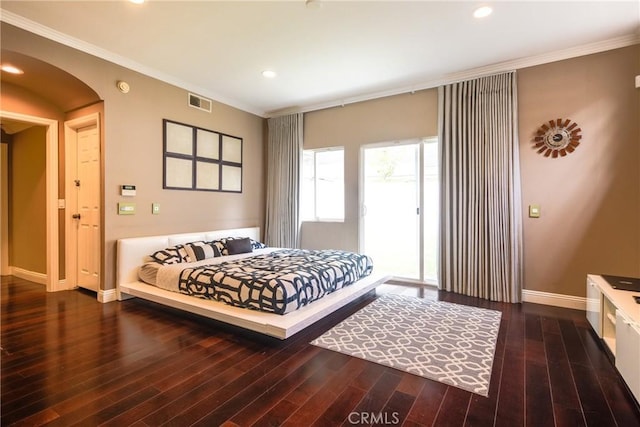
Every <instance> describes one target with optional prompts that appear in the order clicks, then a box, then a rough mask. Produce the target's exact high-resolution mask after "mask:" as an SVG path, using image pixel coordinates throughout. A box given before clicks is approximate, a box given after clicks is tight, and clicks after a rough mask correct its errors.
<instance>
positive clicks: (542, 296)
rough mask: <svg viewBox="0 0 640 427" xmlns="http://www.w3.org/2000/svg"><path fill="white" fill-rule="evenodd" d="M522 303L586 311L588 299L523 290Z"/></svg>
mask: <svg viewBox="0 0 640 427" xmlns="http://www.w3.org/2000/svg"><path fill="white" fill-rule="evenodd" d="M522 301H523V302H532V303H535V304H544V305H553V306H555V307H564V308H572V309H574V310H586V309H587V299H586V298H585V297H576V296H573V295H563V294H553V293H551V292H541V291H532V290H529V289H523V290H522Z"/></svg>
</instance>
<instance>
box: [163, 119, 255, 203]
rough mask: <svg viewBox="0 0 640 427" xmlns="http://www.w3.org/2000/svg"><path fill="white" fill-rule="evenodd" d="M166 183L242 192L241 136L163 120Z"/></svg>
mask: <svg viewBox="0 0 640 427" xmlns="http://www.w3.org/2000/svg"><path fill="white" fill-rule="evenodd" d="M162 123H163V151H164V156H163V161H164V164H163V181H162V182H163V185H162V187H163V188H165V189H171V190H197V191H226V192H233V193H241V192H242V143H243V141H242V138H239V137H237V136H232V135H227V134H224V133H221V132H217V131H213V130H209V129H203V128H200V127H197V126H191V125H186V124H184V123H178V122H175V121H172V120H168V119H164V120H163V121H162Z"/></svg>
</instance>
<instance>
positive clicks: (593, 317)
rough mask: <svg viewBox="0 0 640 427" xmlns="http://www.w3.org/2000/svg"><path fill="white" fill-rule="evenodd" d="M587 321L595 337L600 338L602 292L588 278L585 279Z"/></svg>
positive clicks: (593, 281)
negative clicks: (594, 332)
mask: <svg viewBox="0 0 640 427" xmlns="http://www.w3.org/2000/svg"><path fill="white" fill-rule="evenodd" d="M587 320H588V321H589V323H590V324H591V327H592V328H593V330H594V331H596V335H598V337H599V338H602V292H600V287H599V286H598V284H597V283H596V282H595V280H592V279H591V278H590V277H587Z"/></svg>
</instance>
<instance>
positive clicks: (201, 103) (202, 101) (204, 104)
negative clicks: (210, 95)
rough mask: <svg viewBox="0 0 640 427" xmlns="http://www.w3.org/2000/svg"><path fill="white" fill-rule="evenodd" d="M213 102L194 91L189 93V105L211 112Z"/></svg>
mask: <svg viewBox="0 0 640 427" xmlns="http://www.w3.org/2000/svg"><path fill="white" fill-rule="evenodd" d="M212 104H213V102H212V101H211V100H210V99H207V98H203V97H201V96H198V95H194V94H192V93H190V94H189V105H190V106H192V107H193V108H197V109H198V110H202V111H206V112H208V113H210V112H211V105H212Z"/></svg>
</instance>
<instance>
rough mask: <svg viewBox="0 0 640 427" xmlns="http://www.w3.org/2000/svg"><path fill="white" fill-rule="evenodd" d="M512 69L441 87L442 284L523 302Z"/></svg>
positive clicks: (472, 293)
mask: <svg viewBox="0 0 640 427" xmlns="http://www.w3.org/2000/svg"><path fill="white" fill-rule="evenodd" d="M517 105H518V102H517V87H516V74H515V72H511V73H506V74H500V75H495V76H489V77H483V78H479V79H475V80H469V81H464V82H459V83H455V84H451V85H446V86H443V87H440V88H439V113H440V114H439V120H440V123H439V134H440V144H441V158H440V175H441V176H440V180H441V192H440V212H441V214H440V260H439V265H440V268H439V286H440V288H441V289H444V290H447V291H451V292H456V293H460V294H464V295H470V296H474V297H480V298H484V299H489V300H492V301H505V302H520V301H521V294H522V277H523V266H522V215H521V195H520V166H519V154H518V126H517V123H518V117H517Z"/></svg>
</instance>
